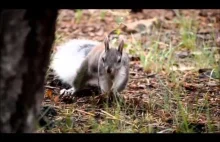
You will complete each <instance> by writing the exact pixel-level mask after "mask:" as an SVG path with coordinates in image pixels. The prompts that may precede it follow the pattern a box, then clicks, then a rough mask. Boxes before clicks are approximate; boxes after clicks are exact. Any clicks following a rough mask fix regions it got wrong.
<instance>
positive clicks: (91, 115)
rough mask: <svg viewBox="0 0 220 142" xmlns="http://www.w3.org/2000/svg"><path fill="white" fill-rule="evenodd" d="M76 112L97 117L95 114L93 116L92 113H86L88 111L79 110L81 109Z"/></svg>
mask: <svg viewBox="0 0 220 142" xmlns="http://www.w3.org/2000/svg"><path fill="white" fill-rule="evenodd" d="M75 110H76V111H78V112H82V113H85V114H88V115H91V116H95V114H92V113H90V112H86V111H84V110H79V109H75ZM75 110H74V111H75Z"/></svg>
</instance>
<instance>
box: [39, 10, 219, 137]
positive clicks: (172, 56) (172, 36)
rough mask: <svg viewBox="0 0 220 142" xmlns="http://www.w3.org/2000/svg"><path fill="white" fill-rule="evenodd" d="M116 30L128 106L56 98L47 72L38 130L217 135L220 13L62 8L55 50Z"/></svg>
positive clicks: (92, 98) (83, 98)
mask: <svg viewBox="0 0 220 142" xmlns="http://www.w3.org/2000/svg"><path fill="white" fill-rule="evenodd" d="M118 27H120V30H118V32H117V33H116V35H119V37H123V38H124V40H125V43H126V45H125V50H126V52H128V53H129V55H130V59H131V62H130V77H129V83H128V86H127V88H126V89H125V90H124V91H123V92H122V93H121V95H122V96H123V98H124V99H123V102H120V103H116V102H114V103H113V104H112V105H111V106H109V105H106V103H105V102H101V101H100V97H97V96H76V97H75V98H74V99H73V100H72V102H67V101H64V100H59V99H58V97H57V96H58V92H59V90H60V89H62V86H60V84H56V85H54V84H52V83H51V82H52V81H54V79H52V78H53V77H51V76H50V75H49V72H48V76H50V77H48V78H49V79H47V82H46V85H45V89H46V90H45V98H44V102H43V103H42V106H43V107H42V110H43V112H45V113H43V115H42V117H40V118H41V119H40V123H41V126H39V129H38V131H37V132H39V133H41V132H44V133H48V132H49V133H133V132H135V133H190V132H196V133H213V132H217V133H219V132H220V88H219V85H220V84H219V79H220V73H219V72H220V66H219V64H220V63H219V60H220V54H219V53H220V10H143V12H142V13H130V11H129V10H75V11H73V10H60V13H59V17H58V19H57V31H56V41H55V44H54V48H53V49H56V47H57V46H58V45H60V44H62V43H63V42H65V41H67V40H69V39H73V38H78V39H80V38H83V39H92V40H98V41H103V39H104V37H105V35H107V34H108V33H109V32H111V31H112V30H114V29H116V28H118ZM54 51H56V50H54ZM42 118H43V119H42Z"/></svg>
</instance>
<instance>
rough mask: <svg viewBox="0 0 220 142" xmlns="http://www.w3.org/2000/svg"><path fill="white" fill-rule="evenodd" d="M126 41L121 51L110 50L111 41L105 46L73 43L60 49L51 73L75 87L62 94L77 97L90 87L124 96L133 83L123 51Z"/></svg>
mask: <svg viewBox="0 0 220 142" xmlns="http://www.w3.org/2000/svg"><path fill="white" fill-rule="evenodd" d="M123 48H124V40H121V42H120V44H119V45H118V47H117V48H113V47H110V44H109V37H108V36H106V38H105V39H104V42H103V43H102V42H98V41H93V40H87V39H72V40H70V41H68V42H66V43H64V44H63V45H60V46H58V48H57V49H58V50H57V51H56V52H55V54H54V56H53V58H52V63H51V66H50V67H51V69H52V70H54V72H55V74H56V76H58V78H59V79H60V80H61V81H62V82H64V83H67V84H69V85H70V86H71V88H70V89H62V90H60V95H61V96H71V95H74V93H75V92H76V91H80V90H83V89H86V88H89V87H90V86H96V87H98V88H100V91H101V93H114V94H115V93H116V94H117V95H118V93H120V92H121V91H123V90H124V89H125V88H126V86H127V83H128V79H129V61H130V60H129V56H128V54H127V53H126V52H124V51H123Z"/></svg>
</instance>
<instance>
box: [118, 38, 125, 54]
mask: <svg viewBox="0 0 220 142" xmlns="http://www.w3.org/2000/svg"><path fill="white" fill-rule="evenodd" d="M123 48H124V40H122V41H121V43H120V44H119V46H118V51H119V52H120V53H121V54H122V51H123Z"/></svg>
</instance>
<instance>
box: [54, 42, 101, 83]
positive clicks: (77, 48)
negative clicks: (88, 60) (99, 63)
mask: <svg viewBox="0 0 220 142" xmlns="http://www.w3.org/2000/svg"><path fill="white" fill-rule="evenodd" d="M98 44H99V42H96V41H91V40H83V39H74V40H70V41H68V42H67V43H64V44H63V45H61V46H59V47H58V48H57V51H56V53H55V54H54V55H53V57H52V61H51V64H50V68H51V69H53V70H54V72H55V74H56V75H57V76H58V77H59V79H60V80H62V81H63V82H65V83H68V84H70V85H72V82H73V80H74V78H75V76H76V74H77V70H78V69H79V68H80V66H81V64H82V62H83V61H84V59H85V57H86V55H87V54H88V52H89V51H90V50H91V49H92V48H93V47H95V46H96V45H98Z"/></svg>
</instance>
